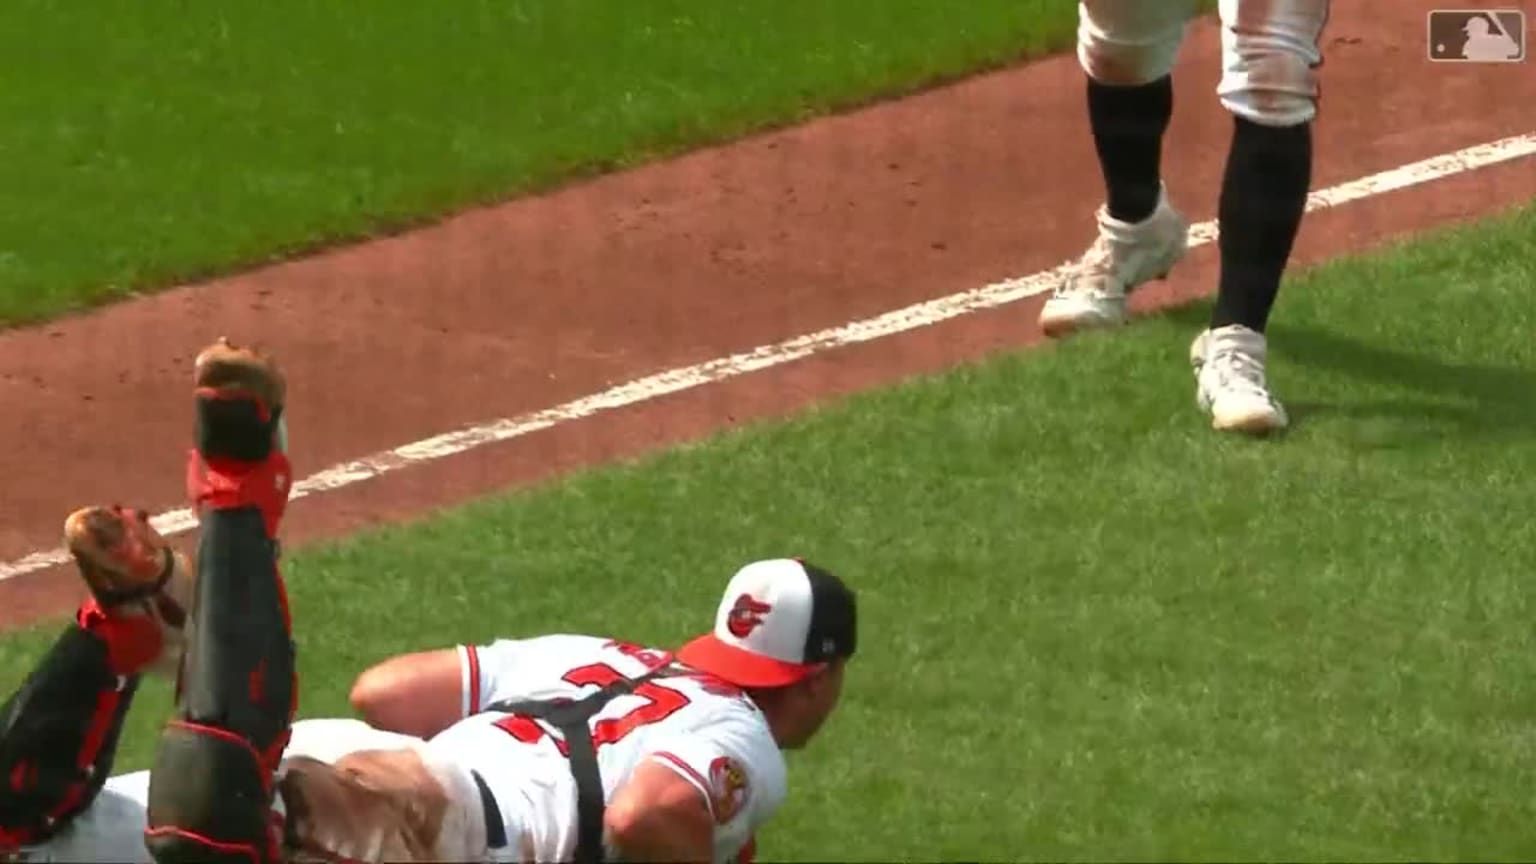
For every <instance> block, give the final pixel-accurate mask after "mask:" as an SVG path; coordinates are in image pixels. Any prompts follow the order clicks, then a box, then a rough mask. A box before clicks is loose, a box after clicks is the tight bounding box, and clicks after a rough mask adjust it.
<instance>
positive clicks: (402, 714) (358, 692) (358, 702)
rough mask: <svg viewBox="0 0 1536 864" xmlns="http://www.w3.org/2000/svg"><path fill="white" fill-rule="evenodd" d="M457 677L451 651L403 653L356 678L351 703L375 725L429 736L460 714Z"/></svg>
mask: <svg viewBox="0 0 1536 864" xmlns="http://www.w3.org/2000/svg"><path fill="white" fill-rule="evenodd" d="M461 676H462V670H461V668H460V663H459V653H458V651H457V650H455V649H452V648H448V649H444V650H439V651H419V652H416V653H414V654H401V655H399V656H396V657H391V658H389V659H388V660H385V661H384V662H382V663H379V664H377V665H375V666H372V667H369V668H368V669H367V670H365V671H364V672H363V674H361V675H359V676H357V681H356V682H355V683H354V684H353V685H352V693H351V697H350V698H351V702H352V707H353V709H354V710H356V711H357V713H358V714H360V715H362V718H363V720H365V721H367V723H368V725H370V726H372V727H374V728H375V729H383V730H385V731H387V732H398V733H401V734H404V735H415V736H417V737H420V738H431V737H432V736H434V735H436V734H437V733H439V732H441V731H443V730H444V729H447V728H448V727H449V726H451V725H453V724H454V723H456V722H458V720H459V719H460V718H461V717H462V716H463V713H464V688H463V682H462V681H461V680H460V679H461ZM474 707H475V706H471V708H470V710H474Z"/></svg>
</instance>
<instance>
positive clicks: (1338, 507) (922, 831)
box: [0, 207, 1536, 860]
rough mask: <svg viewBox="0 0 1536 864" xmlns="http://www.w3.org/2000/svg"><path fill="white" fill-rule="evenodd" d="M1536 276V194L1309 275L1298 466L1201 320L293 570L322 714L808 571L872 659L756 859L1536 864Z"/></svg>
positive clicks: (482, 507)
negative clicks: (1463, 863)
mask: <svg viewBox="0 0 1536 864" xmlns="http://www.w3.org/2000/svg"><path fill="white" fill-rule="evenodd" d="M1533 280H1536V207H1533V208H1528V209H1525V210H1523V211H1520V212H1518V213H1517V214H1515V215H1513V216H1512V217H1509V218H1505V219H1502V220H1500V221H1493V222H1489V223H1488V224H1486V225H1484V226H1478V227H1474V228H1465V229H1461V230H1457V231H1453V232H1449V233H1445V234H1442V235H1441V236H1438V237H1436V238H1434V239H1433V240H1432V241H1428V242H1423V243H1420V244H1416V245H1413V246H1408V247H1401V248H1394V249H1390V250H1386V251H1383V252H1380V253H1377V254H1373V255H1371V256H1369V257H1365V258H1360V259H1353V260H1342V261H1338V262H1335V263H1331V264H1329V265H1327V266H1324V267H1322V268H1319V269H1316V270H1313V271H1310V272H1308V273H1306V274H1305V275H1302V276H1300V277H1298V278H1297V279H1296V280H1295V281H1294V282H1293V283H1292V284H1291V285H1290V287H1288V289H1287V291H1286V293H1285V294H1284V295H1283V296H1282V300H1281V303H1282V305H1281V307H1280V310H1279V312H1278V315H1277V321H1276V323H1275V325H1274V327H1273V330H1272V337H1273V344H1274V348H1275V352H1276V353H1275V356H1274V357H1273V358H1272V375H1273V383H1274V384H1275V385H1276V387H1277V388H1278V391H1279V392H1280V393H1281V394H1282V395H1283V396H1286V397H1289V402H1290V405H1291V407H1292V409H1293V414H1294V415H1295V419H1296V421H1297V424H1298V425H1297V426H1296V427H1295V429H1294V430H1293V431H1292V433H1291V434H1290V435H1288V436H1286V437H1283V438H1281V439H1279V440H1274V441H1268V442H1254V441H1249V440H1243V439H1228V438H1221V437H1218V436H1215V435H1214V434H1213V433H1211V432H1209V431H1208V430H1207V429H1205V428H1204V426H1203V424H1202V423H1201V422H1200V421H1199V418H1198V415H1197V414H1196V413H1195V409H1194V407H1193V403H1192V393H1191V390H1192V384H1191V381H1190V376H1189V374H1188V371H1187V368H1186V366H1185V361H1184V357H1185V351H1186V348H1187V345H1188V340H1189V338H1190V336H1191V335H1192V333H1193V332H1194V329H1195V328H1196V326H1197V325H1198V324H1199V322H1200V320H1201V319H1202V317H1203V315H1204V314H1205V311H1206V307H1205V306H1203V305H1202V306H1195V307H1189V308H1185V309H1183V310H1177V311H1174V312H1172V313H1169V314H1168V315H1166V316H1163V317H1159V318H1153V319H1149V320H1146V321H1143V322H1141V323H1139V324H1137V325H1136V326H1135V327H1133V328H1131V329H1129V330H1127V331H1125V332H1124V333H1121V334H1118V335H1117V336H1115V337H1113V338H1105V337H1097V336H1095V337H1088V338H1084V339H1080V340H1077V341H1073V342H1069V343H1066V344H1064V345H1062V346H1059V347H1055V348H1049V349H1041V350H1031V351H1026V352H1022V353H1019V354H1016V355H1013V356H1006V357H1000V358H997V359H995V360H993V361H991V362H988V363H986V364H984V365H978V366H974V367H968V368H964V369H961V370H958V371H955V372H954V373H952V374H949V375H946V376H943V377H933V378H926V379H921V380H915V381H912V382H909V383H906V384H904V385H901V386H898V387H895V388H893V389H889V390H885V391H880V392H872V393H868V394H864V395H860V396H858V397H855V398H852V399H849V400H846V401H844V402H840V403H837V404H833V405H829V406H827V407H826V408H824V409H823V410H818V411H815V412H811V413H809V414H806V415H804V416H800V417H797V418H794V419H792V420H789V421H786V422H782V423H775V424H766V425H760V426H756V427H752V428H749V429H746V430H739V431H735V432H731V433H729V434H725V435H722V436H720V437H718V438H716V439H714V440H711V441H709V442H706V443H704V444H701V445H698V446H693V447H689V448H685V449H680V450H676V451H671V452H667V453H664V454H660V455H657V456H655V457H652V458H649V459H646V460H644V461H641V462H637V463H633V464H629V465H624V466H616V467H608V468H604V469H601V470H593V471H589V472H586V473H583V474H580V475H578V476H575V477H572V478H569V479H567V480H564V481H562V482H560V483H558V484H555V485H551V486H549V487H545V488H540V489H536V490H525V491H521V492H517V493H515V494H509V495H507V496H505V497H502V498H500V499H497V500H494V501H488V502H482V503H479V504H476V505H474V506H470V507H467V508H465V509H461V510H457V511H455V512H453V513H452V514H450V515H446V516H444V517H442V518H438V519H435V520H433V521H430V522H424V523H420V524H416V525H413V526H409V527H395V528H391V529H388V530H383V531H377V532H374V533H371V534H368V535H366V536H362V537H358V538H355V539H351V540H348V541H345V542H340V543H336V544H332V545H328V546H324V547H317V548H313V549H309V550H303V551H300V552H299V553H297V554H294V555H293V556H292V557H291V559H290V560H289V562H288V564H287V572H288V574H289V579H290V586H291V590H292V592H293V603H294V614H295V616H296V620H297V628H298V632H299V638H300V642H301V645H300V651H301V654H300V657H301V662H302V672H303V675H304V676H305V681H306V685H305V687H304V697H303V698H304V701H303V708H302V713H303V714H304V715H306V716H317V715H327V714H335V713H338V712H339V713H345V712H346V710H347V709H346V705H345V691H346V687H347V684H348V682H349V681H350V679H351V677H352V676H353V675H354V674H355V673H356V672H357V671H358V670H360V669H361V668H362V667H364V666H365V665H366V664H368V663H370V662H372V661H374V660H377V659H379V658H381V657H383V656H385V655H387V654H389V653H391V652H396V651H400V650H402V649H410V648H417V647H426V646H442V645H447V644H451V643H452V642H454V641H456V640H471V641H482V640H489V639H491V638H494V637H496V636H517V635H522V634H532V633H539V632H549V631H586V632H597V633H604V634H613V635H620V636H625V637H630V638H634V639H637V640H645V641H651V642H655V643H664V644H670V643H675V642H678V641H680V640H682V639H683V638H685V637H687V636H689V635H691V634H692V633H693V632H694V631H696V630H698V629H700V628H702V627H705V626H707V622H708V621H709V620H710V615H711V611H712V609H713V604H714V602H715V600H716V592H717V591H718V590H719V588H720V586H721V585H722V584H723V583H724V580H725V579H726V578H727V577H728V576H729V574H730V573H731V572H732V570H733V569H734V568H735V567H736V566H737V565H739V564H740V563H742V562H744V561H746V560H749V559H752V558H757V557H764V556H776V555H780V554H805V555H807V556H808V557H810V558H812V559H813V560H816V561H819V562H822V563H825V564H827V565H829V566H831V567H833V568H834V569H836V570H838V571H840V572H841V573H843V574H844V575H845V576H846V578H848V579H849V580H850V581H851V582H852V583H853V584H854V585H855V586H856V587H857V588H859V589H860V591H861V606H862V617H863V623H862V624H861V628H860V629H861V631H862V632H861V654H860V656H859V657H858V658H857V659H856V661H855V665H854V666H853V668H852V669H851V671H850V676H849V679H848V689H847V694H846V701H845V704H844V707H843V709H842V711H841V713H840V714H839V716H837V717H836V718H834V720H833V721H832V723H831V724H830V725H829V727H828V728H827V729H826V731H825V732H824V737H822V738H821V739H819V740H818V742H817V743H816V744H814V745H813V747H812V748H811V749H810V750H808V751H806V752H805V753H803V754H800V755H798V756H796V757H794V758H793V759H792V760H791V786H792V790H793V791H792V793H791V795H790V799H789V802H788V804H787V805H786V808H785V810H784V812H783V813H782V814H781V817H780V818H779V819H778V820H777V821H776V822H775V823H774V824H773V825H772V826H770V828H769V829H768V830H767V831H766V832H764V834H763V836H762V838H761V844H760V849H761V854H762V857H763V858H764V860H854V859H858V860H877V859H878V860H965V859H976V858H980V859H984V860H1021V859H1030V860H1065V859H1072V860H1239V859H1241V860H1253V859H1263V860H1387V859H1392V860H1472V859H1477V860H1489V859H1524V860H1530V859H1531V858H1532V856H1536V841H1533V839H1532V838H1533V836H1536V835H1533V834H1532V832H1531V830H1530V826H1531V825H1532V824H1536V798H1533V796H1532V795H1531V794H1530V790H1531V789H1532V788H1536V733H1533V728H1536V727H1533V726H1532V718H1533V717H1536V687H1533V685H1532V682H1533V681H1536V634H1533V631H1532V628H1531V621H1532V617H1533V612H1536V609H1533V604H1532V600H1531V588H1530V582H1529V571H1530V565H1531V562H1532V561H1536V532H1533V531H1532V530H1531V529H1530V526H1529V507H1530V501H1531V498H1530V488H1531V487H1530V480H1529V478H1531V477H1532V476H1536V444H1533V441H1536V399H1533V398H1532V396H1533V394H1536V344H1533V342H1532V340H1531V338H1530V334H1531V333H1532V332H1536V313H1533V311H1532V307H1531V305H1530V302H1529V301H1530V285H1531V284H1532V281H1533ZM299 386H302V383H300V385H299ZM299 440H302V436H300V438H299ZM423 597H429V598H430V604H431V609H432V611H431V613H430V615H429V616H428V617H427V618H426V619H424V620H423V619H422V618H420V617H419V616H420V614H421V612H420V610H421V605H422V602H423ZM335 622H346V624H345V626H338V625H337V624H336V623H335ZM51 630H52V628H45V629H44V630H41V631H36V632H34V634H33V635H31V636H29V637H26V638H21V639H12V640H9V641H6V642H3V643H0V668H3V669H4V670H5V672H4V682H3V683H4V686H6V687H10V686H14V684H15V683H16V681H17V680H18V679H19V676H20V675H21V672H22V670H23V669H24V668H26V666H27V664H28V663H29V662H30V661H31V660H32V659H33V658H35V657H36V656H37V654H38V651H39V650H40V647H41V646H42V645H43V641H42V640H43V639H44V638H47V637H48V636H49V635H51ZM165 694H166V691H165V688H153V689H152V690H151V691H150V692H149V694H148V695H147V696H146V697H145V698H146V700H147V701H146V704H144V706H143V707H142V708H141V710H139V711H138V713H137V714H136V716H135V717H134V720H133V731H132V734H131V738H130V740H129V742H128V744H127V746H126V749H125V751H124V756H123V766H124V767H141V766H144V765H145V764H146V759H147V752H148V751H147V746H146V745H147V742H148V741H149V740H150V737H149V730H150V728H151V726H152V725H153V724H154V723H156V722H158V721H159V719H160V718H161V717H162V716H163V714H162V713H161V712H162V711H163V709H164V706H165V705H166V704H167V696H166V695H165Z"/></svg>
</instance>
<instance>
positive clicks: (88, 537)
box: [64, 504, 194, 679]
mask: <svg viewBox="0 0 1536 864" xmlns="http://www.w3.org/2000/svg"><path fill="white" fill-rule="evenodd" d="M64 542H65V545H66V546H68V547H69V552H70V554H71V555H73V556H74V559H75V564H76V566H77V567H78V568H79V570H80V576H81V578H82V579H84V580H85V584H86V587H87V588H89V589H90V591H91V595H92V596H93V597H95V598H96V602H97V604H98V605H100V606H101V608H102V610H103V611H105V612H106V613H107V614H108V615H111V616H113V617H126V616H133V615H144V616H148V617H150V618H152V619H154V620H155V621H156V622H157V623H158V624H159V625H160V630H161V633H162V636H163V649H162V651H161V653H160V656H159V657H158V658H156V659H155V660H154V661H153V662H152V663H150V664H149V666H147V667H146V668H145V671H147V672H151V673H154V674H157V675H160V676H163V677H167V678H171V679H174V678H175V677H176V673H177V670H178V669H179V668H180V666H181V656H182V651H183V649H184V648H185V644H186V626H187V610H188V609H190V608H192V590H193V579H194V570H193V568H192V566H191V562H189V561H188V560H187V557H186V556H185V555H183V554H182V553H180V552H178V551H176V550H175V549H173V548H171V544H170V542H169V541H167V540H166V539H165V537H163V536H161V534H160V532H159V531H156V530H155V527H154V526H153V525H151V524H150V523H149V514H147V513H145V512H144V511H143V510H134V509H128V508H124V507H120V506H118V505H115V504H114V505H112V506H111V507H86V508H83V509H80V510H76V511H75V512H73V513H71V514H69V518H67V519H65V520H64Z"/></svg>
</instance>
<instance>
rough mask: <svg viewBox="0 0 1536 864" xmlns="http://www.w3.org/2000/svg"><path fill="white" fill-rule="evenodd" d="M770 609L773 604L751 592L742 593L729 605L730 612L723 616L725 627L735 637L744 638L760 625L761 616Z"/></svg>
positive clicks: (771, 609) (761, 621)
mask: <svg viewBox="0 0 1536 864" xmlns="http://www.w3.org/2000/svg"><path fill="white" fill-rule="evenodd" d="M772 611H773V606H771V605H769V604H767V603H764V602H763V601H761V600H759V599H757V598H756V597H753V596H752V595H751V594H743V595H741V596H740V597H737V598H736V602H735V604H734V605H732V606H731V612H730V614H729V615H727V616H726V618H725V629H727V630H729V631H730V632H731V635H732V636H735V637H736V638H737V639H745V638H747V637H748V636H750V635H752V631H753V630H756V629H757V628H758V627H760V626H762V623H763V616H764V615H767V614H768V613H769V612H772Z"/></svg>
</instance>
